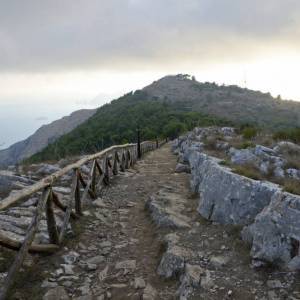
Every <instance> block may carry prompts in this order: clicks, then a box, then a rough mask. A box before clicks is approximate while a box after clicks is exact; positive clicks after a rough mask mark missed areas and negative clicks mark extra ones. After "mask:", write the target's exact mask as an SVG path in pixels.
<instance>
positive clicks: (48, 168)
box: [36, 164, 60, 176]
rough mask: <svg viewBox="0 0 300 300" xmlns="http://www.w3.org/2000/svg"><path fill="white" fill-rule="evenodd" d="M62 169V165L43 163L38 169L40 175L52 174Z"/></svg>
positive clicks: (37, 172)
mask: <svg viewBox="0 0 300 300" xmlns="http://www.w3.org/2000/svg"><path fill="white" fill-rule="evenodd" d="M59 170H60V167H58V166H56V165H49V164H42V166H41V167H40V168H39V169H38V170H37V171H36V174H38V175H42V176H43V175H50V174H52V173H55V172H57V171H59Z"/></svg>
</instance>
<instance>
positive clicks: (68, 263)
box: [2, 145, 300, 300]
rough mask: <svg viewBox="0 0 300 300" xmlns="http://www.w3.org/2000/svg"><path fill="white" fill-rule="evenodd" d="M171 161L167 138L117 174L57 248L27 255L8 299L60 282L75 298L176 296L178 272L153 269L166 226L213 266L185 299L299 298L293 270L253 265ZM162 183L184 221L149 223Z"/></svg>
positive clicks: (38, 293) (233, 232) (197, 258)
mask: <svg viewBox="0 0 300 300" xmlns="http://www.w3.org/2000/svg"><path fill="white" fill-rule="evenodd" d="M176 160H177V158H176V156H175V155H173V154H172V153H171V151H170V146H169V145H165V146H164V147H163V148H161V149H159V150H156V151H153V152H150V153H148V154H146V155H145V157H144V158H143V159H142V160H140V161H139V162H138V163H137V164H136V165H135V166H134V168H133V169H131V170H129V171H127V172H125V173H120V174H119V175H118V176H116V177H115V178H114V179H113V180H112V182H111V184H110V186H109V187H107V188H105V189H103V190H102V191H101V193H100V197H99V199H98V200H96V202H95V203H94V205H93V206H92V207H90V208H89V209H88V210H87V211H86V212H85V216H84V217H83V218H82V220H81V221H80V222H79V223H77V224H76V225H75V229H74V232H75V236H74V237H70V239H69V240H68V241H67V242H66V245H65V247H64V248H63V249H62V250H60V251H59V252H58V253H56V254H54V255H51V256H44V257H41V256H37V255H35V256H30V259H29V260H28V262H27V265H26V266H25V267H24V271H23V272H21V274H20V278H18V280H17V283H16V286H15V289H14V293H13V294H12V295H11V299H43V295H44V294H45V293H46V292H47V291H48V290H52V289H55V288H57V287H59V286H62V287H63V288H64V290H65V291H66V292H67V294H68V295H69V296H70V298H72V299H99V300H101V299H102V300H104V299H117V300H121V299H177V298H178V294H177V291H178V288H179V286H180V280H179V277H180V274H179V275H178V276H177V277H175V278H171V279H168V280H167V279H164V278H162V277H161V276H159V275H158V274H157V268H158V265H159V263H160V261H161V258H162V255H163V254H164V252H165V251H166V249H165V245H164V242H163V240H164V237H165V235H166V234H169V233H176V234H177V235H178V237H179V240H178V245H180V246H181V247H184V248H186V249H189V250H191V252H192V253H193V254H195V255H191V257H190V258H188V259H187V262H188V263H192V264H194V265H195V264H196V265H199V266H201V268H203V269H204V270H209V273H210V284H206V285H205V286H204V285H203V286H201V284H200V283H199V285H198V286H195V287H194V288H193V292H192V294H191V295H190V297H189V299H246V300H248V299H249V300H250V299H274V300H275V299H300V289H299V287H300V280H299V276H298V274H295V273H287V272H283V271H280V270H274V269H271V268H270V269H262V270H255V269H253V268H252V267H251V264H250V254H249V249H248V248H247V245H245V244H244V243H243V242H242V241H241V240H240V237H239V229H238V228H233V227H229V226H228V227H227V226H223V225H218V224H212V223H211V222H207V221H206V220H204V219H203V218H201V216H200V215H199V214H198V212H197V210H196V209H197V202H198V201H199V199H198V196H197V195H191V193H190V191H189V176H190V175H189V174H186V173H180V174H177V173H174V170H175V166H176ZM166 188H167V189H168V190H169V191H171V192H172V193H173V194H174V195H176V196H177V197H180V198H181V199H182V205H183V209H181V212H180V213H181V214H182V215H184V216H185V217H186V219H187V220H188V223H189V225H190V227H189V228H185V229H174V228H173V229H172V228H161V227H158V226H156V225H155V224H154V223H153V221H152V219H151V217H150V214H149V212H148V211H147V210H146V209H145V203H146V201H147V200H148V199H149V197H150V196H151V195H155V194H157V192H159V191H160V190H161V189H166ZM2 271H3V270H2ZM149 295H150V296H149ZM147 297H148V298H147ZM151 297H152V298H151ZM45 299H46V298H45ZM47 299H51V298H47Z"/></svg>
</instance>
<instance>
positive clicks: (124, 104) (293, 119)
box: [31, 74, 300, 162]
mask: <svg viewBox="0 0 300 300" xmlns="http://www.w3.org/2000/svg"><path fill="white" fill-rule="evenodd" d="M226 122H227V123H229V122H231V123H234V124H236V125H238V126H239V125H241V124H253V125H255V126H259V127H261V128H264V129H266V130H273V131H276V130H279V129H285V128H294V127H300V103H298V102H295V101H287V100H281V99H280V98H273V97H272V96H271V95H270V93H262V92H259V91H252V90H249V89H246V88H241V87H238V86H234V85H230V86H225V85H222V86H221V85H217V84H215V83H208V82H205V83H201V82H197V81H196V80H195V78H194V77H192V76H190V75H187V74H178V75H168V76H165V77H163V78H161V79H159V80H157V81H154V82H153V83H152V84H150V85H148V86H146V87H144V88H143V89H140V90H136V91H135V92H130V93H128V94H125V95H124V96H122V97H120V98H118V99H116V100H113V101H111V102H110V103H108V104H105V105H103V106H102V107H100V108H99V109H98V111H97V113H95V115H93V116H92V117H91V118H89V119H88V120H87V121H86V122H84V123H83V124H81V125H80V126H78V127H77V128H75V129H74V130H72V131H71V132H69V133H68V134H66V135H64V136H62V137H60V138H59V139H58V140H56V141H55V143H53V144H50V145H48V146H47V147H46V148H45V149H44V150H43V151H41V152H40V153H37V154H35V155H34V156H33V157H32V158H33V159H32V160H31V162H34V161H40V160H47V159H50V160H51V159H60V158H62V157H66V156H68V155H77V154H85V153H91V152H95V151H98V150H100V149H101V148H103V147H108V146H110V145H112V144H116V143H123V142H131V141H135V139H136V128H137V127H138V126H139V127H141V129H142V131H143V132H142V133H143V138H144V139H149V138H155V137H157V136H166V135H168V134H169V133H170V132H171V135H174V134H179V133H180V132H182V131H184V130H185V129H189V128H192V127H193V126H196V125H203V126H207V125H215V124H216V123H218V124H221V123H222V124H226Z"/></svg>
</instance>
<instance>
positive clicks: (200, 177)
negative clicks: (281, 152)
mask: <svg viewBox="0 0 300 300" xmlns="http://www.w3.org/2000/svg"><path fill="white" fill-rule="evenodd" d="M190 165H191V170H192V179H191V186H192V189H193V191H194V192H198V193H199V194H200V197H199V206H198V211H199V213H200V214H201V215H202V216H204V217H205V218H207V219H210V220H213V221H216V222H218V223H221V224H240V225H245V224H250V223H251V222H252V221H253V220H254V218H255V217H256V215H257V214H258V213H259V212H260V211H261V210H262V209H263V208H264V207H265V206H267V205H268V204H269V203H270V201H271V197H272V196H273V194H274V193H275V192H277V191H278V190H280V189H279V187H278V186H277V185H275V184H272V183H267V182H260V181H256V180H253V179H250V178H247V177H243V176H240V175H238V174H235V173H233V172H232V171H231V170H230V169H229V168H226V167H224V166H221V165H220V164H219V160H218V159H215V158H213V157H209V156H207V155H205V154H202V153H198V152H194V153H192V154H191V155H190Z"/></svg>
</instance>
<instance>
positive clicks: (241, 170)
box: [232, 164, 264, 180]
mask: <svg viewBox="0 0 300 300" xmlns="http://www.w3.org/2000/svg"><path fill="white" fill-rule="evenodd" d="M232 171H233V172H235V173H237V174H239V175H242V176H245V177H248V178H251V179H254V180H263V179H264V178H263V176H262V174H261V172H260V170H259V169H258V168H257V167H256V166H254V165H251V164H246V165H239V166H235V167H234V168H233V169H232Z"/></svg>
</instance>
